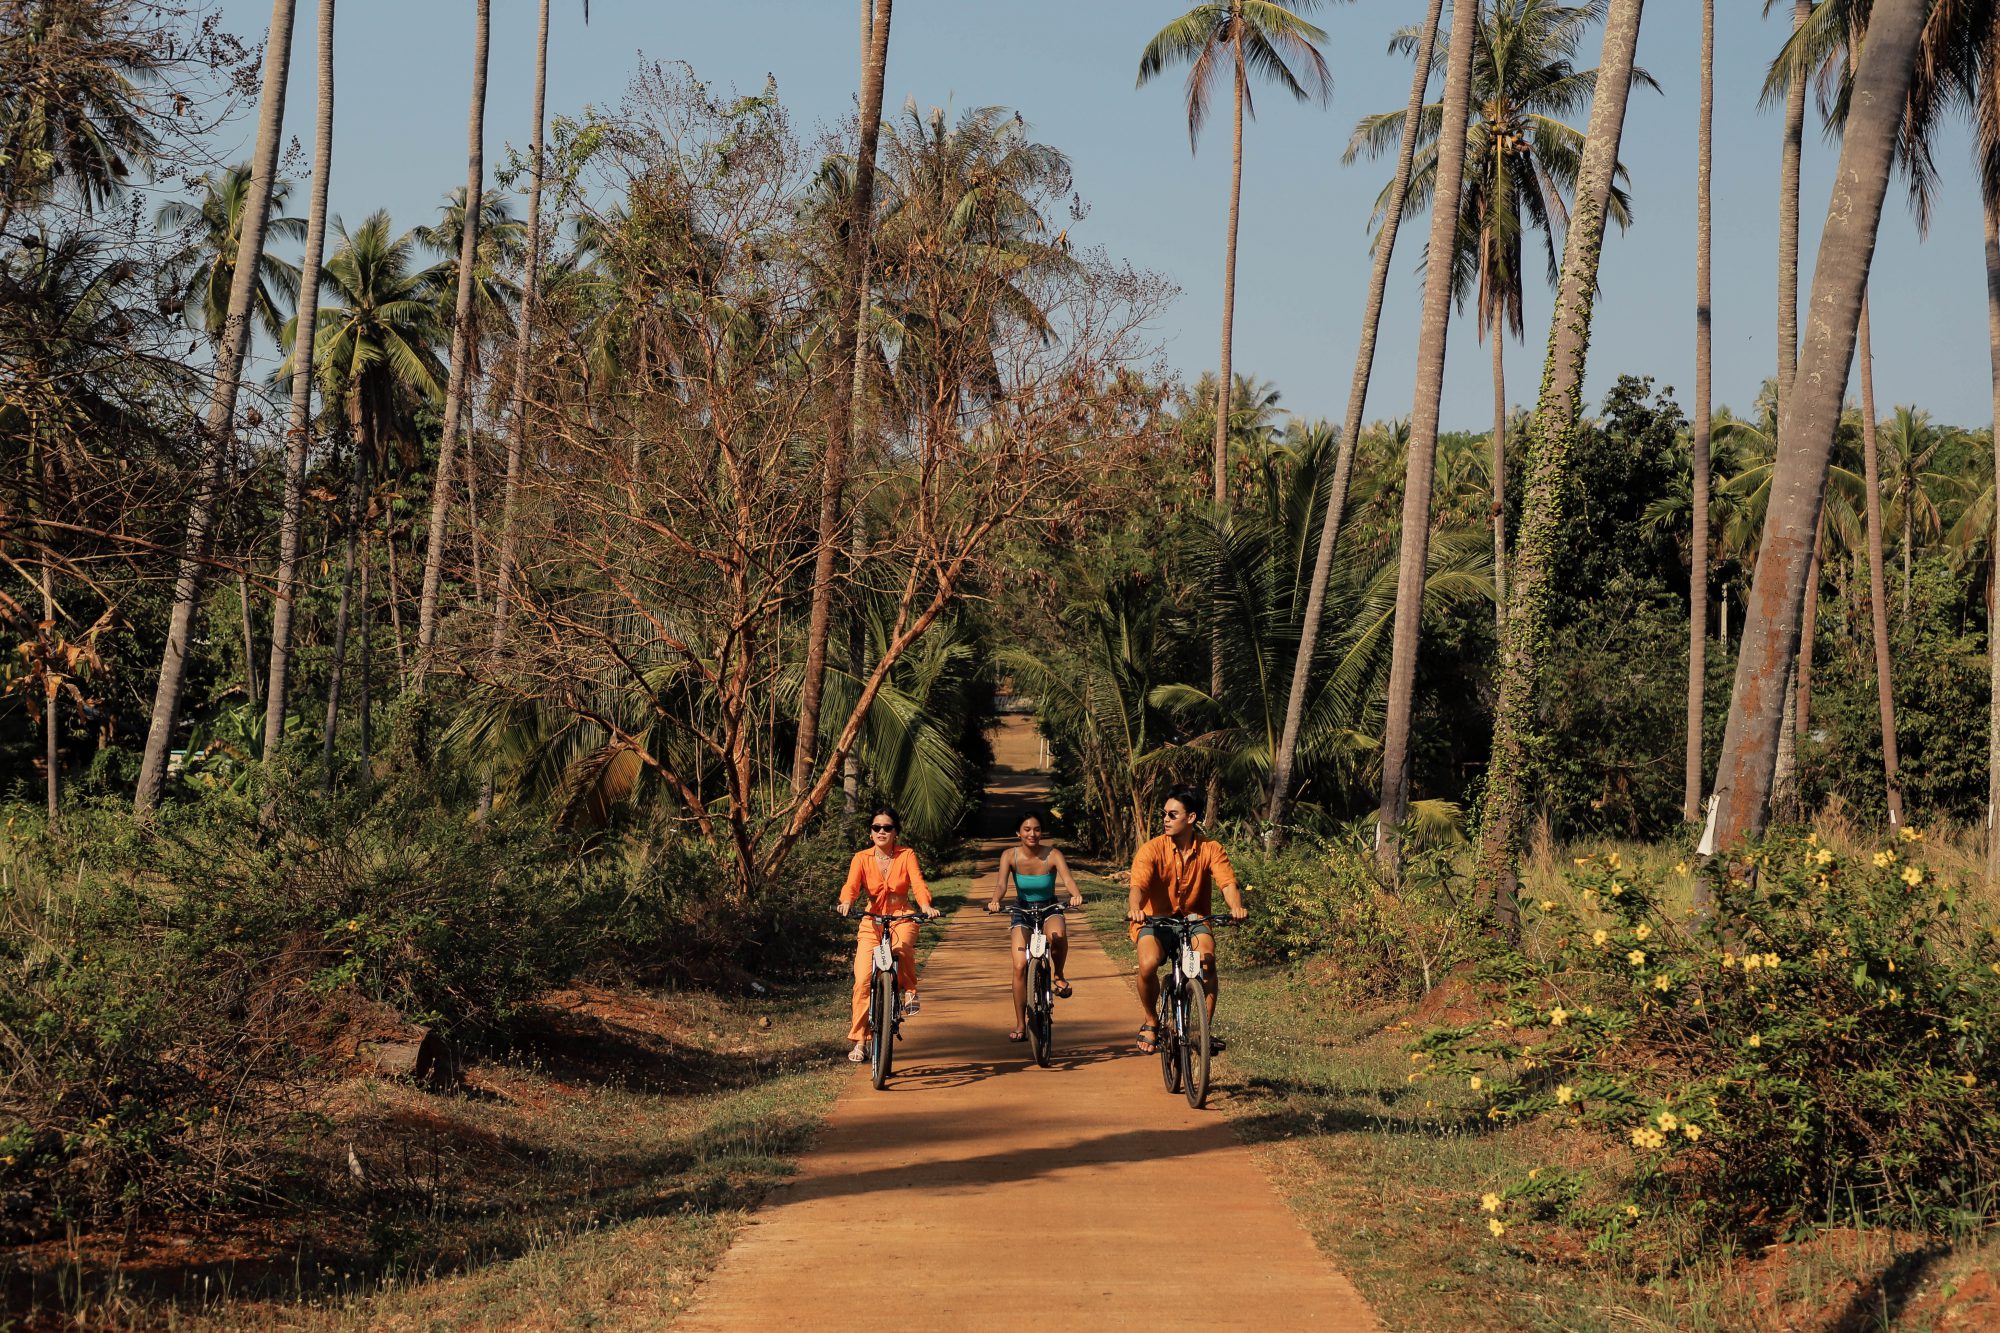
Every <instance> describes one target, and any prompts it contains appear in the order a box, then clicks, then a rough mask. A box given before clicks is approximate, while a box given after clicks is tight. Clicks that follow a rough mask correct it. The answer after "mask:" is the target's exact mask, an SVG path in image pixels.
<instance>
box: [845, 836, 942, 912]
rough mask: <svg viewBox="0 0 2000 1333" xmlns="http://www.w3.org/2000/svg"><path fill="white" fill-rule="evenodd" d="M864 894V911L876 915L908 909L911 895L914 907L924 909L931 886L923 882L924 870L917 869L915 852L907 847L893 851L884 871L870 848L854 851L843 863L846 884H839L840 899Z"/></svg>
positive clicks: (847, 901) (928, 904) (929, 897)
mask: <svg viewBox="0 0 2000 1333" xmlns="http://www.w3.org/2000/svg"><path fill="white" fill-rule="evenodd" d="M864 893H865V894H866V895H867V897H868V910H869V911H871V912H874V913H875V914H877V915H878V916H889V915H891V914H892V913H895V912H901V911H907V910H909V906H910V896H911V895H912V894H915V895H916V899H917V906H919V907H921V908H923V909H925V910H926V911H928V910H929V909H930V905H931V886H930V885H928V884H926V883H924V872H923V871H921V870H919V869H918V868H917V854H916V853H915V852H913V851H911V850H910V849H909V848H907V847H903V848H899V849H898V850H897V852H896V855H895V858H894V859H893V860H891V861H890V862H889V868H888V870H886V871H885V870H883V869H882V862H881V859H880V858H879V857H877V856H876V855H875V849H874V848H873V847H864V848H862V849H861V850H860V851H858V852H856V853H855V854H854V859H853V860H852V861H850V862H848V864H847V883H846V884H844V885H842V886H841V889H840V901H841V902H842V903H843V904H845V903H851V902H853V901H854V900H855V899H857V898H859V897H861V896H862V895H863V894H864Z"/></svg>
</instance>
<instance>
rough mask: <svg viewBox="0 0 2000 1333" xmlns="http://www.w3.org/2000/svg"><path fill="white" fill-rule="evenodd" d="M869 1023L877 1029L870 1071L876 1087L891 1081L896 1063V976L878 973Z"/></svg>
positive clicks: (892, 973)
mask: <svg viewBox="0 0 2000 1333" xmlns="http://www.w3.org/2000/svg"><path fill="white" fill-rule="evenodd" d="M868 1021H869V1023H870V1025H871V1026H872V1027H873V1028H874V1029H875V1061H874V1067H873V1069H871V1070H870V1074H871V1075H872V1077H873V1079H874V1082H875V1086H876V1087H878V1088H879V1087H881V1086H882V1085H883V1084H885V1083H887V1082H888V1081H889V1071H890V1069H891V1068H893V1067H894V1065H895V1063H896V974H895V973H894V972H877V973H876V974H875V993H874V995H873V996H872V997H871V998H870V999H869V1001H868Z"/></svg>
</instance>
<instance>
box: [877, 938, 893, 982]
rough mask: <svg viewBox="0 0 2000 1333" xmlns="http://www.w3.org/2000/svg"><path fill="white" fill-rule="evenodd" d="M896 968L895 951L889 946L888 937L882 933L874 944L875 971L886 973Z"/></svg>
mask: <svg viewBox="0 0 2000 1333" xmlns="http://www.w3.org/2000/svg"><path fill="white" fill-rule="evenodd" d="M895 966H896V951H895V949H894V948H893V947H891V946H890V944H889V936H888V933H887V932H884V933H883V935H882V938H881V939H880V940H878V941H877V942H876V944H875V970H876V971H877V972H887V971H889V970H891V969H892V968H894V967H895Z"/></svg>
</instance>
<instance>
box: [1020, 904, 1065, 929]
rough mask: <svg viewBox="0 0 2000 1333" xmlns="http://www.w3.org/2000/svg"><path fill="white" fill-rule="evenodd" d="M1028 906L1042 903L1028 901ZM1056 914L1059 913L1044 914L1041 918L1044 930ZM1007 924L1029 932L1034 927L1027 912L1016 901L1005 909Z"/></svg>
mask: <svg viewBox="0 0 2000 1333" xmlns="http://www.w3.org/2000/svg"><path fill="white" fill-rule="evenodd" d="M1051 901H1053V900H1051ZM1029 906H1030V907H1040V906H1042V904H1041V903H1030V904H1029ZM1056 915H1060V913H1057V914H1052V915H1049V916H1044V917H1043V918H1042V929H1043V930H1044V931H1047V930H1048V928H1049V922H1050V921H1052V920H1054V919H1055V916H1056ZM1007 924H1008V925H1009V926H1011V927H1013V928H1014V929H1016V930H1025V931H1028V932H1030V933H1031V934H1032V933H1033V931H1034V929H1035V923H1034V922H1033V921H1032V920H1030V919H1029V917H1028V914H1027V913H1026V912H1024V911H1022V910H1021V908H1020V904H1019V903H1018V902H1016V904H1015V905H1014V906H1013V907H1010V908H1008V909H1007Z"/></svg>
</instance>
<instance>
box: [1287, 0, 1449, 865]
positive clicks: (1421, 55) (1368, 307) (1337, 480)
mask: <svg viewBox="0 0 2000 1333" xmlns="http://www.w3.org/2000/svg"><path fill="white" fill-rule="evenodd" d="M1443 14H1444V0H1430V12H1429V14H1427V15H1426V16H1425V18H1424V22H1423V26H1422V27H1421V28H1420V29H1418V33H1417V43H1416V51H1417V61H1416V71H1415V73H1413V74H1412V75H1411V76H1410V99H1409V105H1407V106H1405V107H1404V108H1403V127H1402V131H1401V133H1400V134H1399V136H1398V140H1397V143H1398V146H1397V149H1396V175H1395V178H1394V179H1393V180H1391V181H1390V183H1389V196H1388V198H1387V199H1386V200H1384V211H1383V215H1382V226H1381V228H1380V229H1379V230H1378V231H1377V233H1376V236H1375V264H1374V268H1373V270H1372V271H1371V272H1370V274H1369V278H1368V300H1367V303H1366V304H1365V305H1364V306H1363V308H1362V313H1361V338H1360V340H1359V343H1358V345H1357V347H1356V349H1355V353H1354V378H1353V379H1352V380H1351V381H1350V382H1349V384H1348V388H1347V418H1346V421H1345V423H1344V424H1343V426H1342V428H1341V432H1340V443H1339V451H1340V452H1339V454H1338V456H1337V457H1336V458H1335V460H1334V465H1333V494H1332V496H1331V497H1330V498H1329V499H1328V501H1327V506H1326V517H1325V518H1324V519H1322V520H1321V522H1320V530H1319V547H1318V550H1317V551H1316V552H1315V553H1314V556H1313V578H1312V588H1311V590H1310V591H1309V592H1308V594H1307V600H1306V616H1305V624H1304V626H1303V627H1302V628H1301V630H1300V634H1299V651H1298V654H1297V656H1296V657H1295V658H1294V659H1293V661H1292V684H1291V691H1290V693H1289V695H1288V696H1287V700H1286V704H1285V729H1284V731H1283V733H1282V734H1281V736H1280V738H1279V741H1278V754H1277V758H1276V759H1275V760H1273V761H1272V764H1271V796H1270V800H1269V802H1268V803H1267V805H1266V806H1265V810H1264V826H1265V831H1264V838H1265V845H1266V848H1267V849H1275V848H1276V847H1277V846H1278V845H1279V844H1280V843H1282V842H1283V841H1284V836H1285V832H1284V830H1285V805H1286V802H1287V801H1288V800H1290V799H1291V786H1292V760H1293V756H1294V755H1295V754H1296V753H1297V751H1298V744H1299V727H1300V725H1301V724H1302V723H1303V722H1304V720H1305V700H1306V686H1307V676H1308V674H1309V672H1310V669H1311V665H1312V658H1313V653H1314V651H1315V650H1316V649H1317V648H1318V645H1319V625H1320V617H1321V616H1322V614H1323V613H1324V609H1325V604H1326V581H1327V579H1328V577H1329V576H1330V575H1331V574H1332V571H1333V552H1334V548H1335V547H1336V546H1337V545H1338V544H1339V541H1340V527H1341V521H1342V518H1343V517H1344V515H1345V513H1346V509H1347V491H1348V485H1349V478H1350V477H1351V476H1352V475H1353V470H1354V451H1355V447H1356V444H1357V442H1358V440H1359V438H1360V435H1361V418H1362V415H1363V413H1364V412H1365V411H1366V410H1367V405H1368V381H1369V379H1370V378H1371V377H1372V376H1373V374H1374V371H1375V335H1376V330H1377V329H1378V328H1379V327H1380V326H1381V323H1382V300H1383V297H1384V295H1385V294H1386V293H1387V291H1388V288H1389V260H1390V257H1391V256H1392V255H1393V254H1394V253H1395V249H1396V232H1397V230H1398V229H1399V227H1400V226H1401V223H1402V220H1403V197H1404V195H1405V194H1406V193H1407V191H1408V190H1409V186H1410V169H1411V164H1412V162H1413V161H1414V160H1415V157H1416V148H1417V125H1418V117H1419V116H1420V115H1422V113H1423V105H1424V89H1425V88H1426V87H1427V86H1428V85H1429V82H1430V75H1431V59H1432V53H1433V52H1434V51H1435V50H1436V47H1437V30H1438V21H1439V19H1440V18H1441V17H1442V15H1443Z"/></svg>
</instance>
